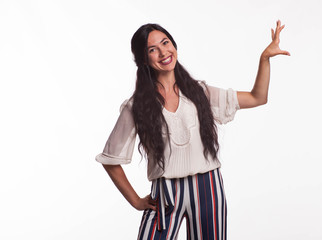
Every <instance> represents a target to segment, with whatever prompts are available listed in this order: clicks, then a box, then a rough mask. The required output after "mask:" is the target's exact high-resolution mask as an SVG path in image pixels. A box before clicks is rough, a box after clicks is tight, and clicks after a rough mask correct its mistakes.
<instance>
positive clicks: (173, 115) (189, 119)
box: [95, 81, 240, 181]
mask: <svg viewBox="0 0 322 240" xmlns="http://www.w3.org/2000/svg"><path fill="white" fill-rule="evenodd" d="M199 83H200V85H201V86H202V87H203V89H204V91H205V93H206V95H207V97H208V99H209V102H210V106H211V110H212V112H213V116H214V120H215V121H216V123H217V124H225V123H227V122H229V121H231V120H233V118H234V116H235V113H236V111H237V110H238V109H239V108H240V107H239V105H238V99H237V92H236V91H234V90H232V89H231V88H230V89H227V90H225V89H221V88H216V87H211V86H208V85H207V84H206V83H205V82H201V81H200V82H199ZM131 108H132V100H126V101H125V102H124V103H123V104H122V105H121V108H120V116H119V118H118V120H117V122H116V124H115V127H114V129H113V131H112V132H111V134H110V136H109V138H108V140H107V142H106V144H105V147H104V149H103V152H102V153H100V154H98V155H97V156H96V158H95V159H96V161H98V162H100V163H102V164H110V165H117V164H128V163H130V162H131V159H132V155H133V150H134V146H135V139H136V129H135V125H134V121H133V116H132V110H131ZM163 115H164V117H165V120H166V122H167V124H168V128H169V134H170V146H171V152H170V147H169V142H168V139H167V137H166V133H165V132H164V133H163V141H164V142H165V152H164V156H165V169H164V171H163V170H162V169H161V168H160V167H159V166H158V165H157V164H155V161H153V159H151V158H152V156H148V168H147V176H148V179H149V180H150V181H152V180H154V179H157V178H160V177H165V178H180V177H186V176H189V175H194V174H197V173H204V172H208V171H210V170H213V169H216V168H218V167H220V161H219V159H213V158H212V156H211V155H210V154H209V155H208V160H207V159H206V158H205V156H204V154H203V149H204V148H203V144H202V141H201V137H200V132H199V126H200V123H199V120H198V114H197V109H196V107H195V105H194V104H193V103H192V102H191V101H190V100H189V99H188V98H187V97H185V96H184V95H183V94H182V93H181V91H180V90H179V105H178V108H177V110H176V111H175V112H170V111H168V110H167V109H166V108H163Z"/></svg>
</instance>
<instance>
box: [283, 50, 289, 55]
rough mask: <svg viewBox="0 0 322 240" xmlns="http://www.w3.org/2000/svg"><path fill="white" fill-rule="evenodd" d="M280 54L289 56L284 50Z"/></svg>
mask: <svg viewBox="0 0 322 240" xmlns="http://www.w3.org/2000/svg"><path fill="white" fill-rule="evenodd" d="M281 54H283V55H287V56H291V54H290V52H288V51H285V50H282V51H281Z"/></svg>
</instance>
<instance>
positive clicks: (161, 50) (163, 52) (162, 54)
mask: <svg viewBox="0 0 322 240" xmlns="http://www.w3.org/2000/svg"><path fill="white" fill-rule="evenodd" d="M165 52H166V50H165V49H164V48H163V47H160V51H159V55H160V57H164V56H165Z"/></svg>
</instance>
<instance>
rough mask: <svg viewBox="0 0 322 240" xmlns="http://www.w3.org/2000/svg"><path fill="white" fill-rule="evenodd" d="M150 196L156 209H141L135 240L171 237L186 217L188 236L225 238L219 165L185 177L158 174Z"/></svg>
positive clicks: (172, 239)
mask: <svg viewBox="0 0 322 240" xmlns="http://www.w3.org/2000/svg"><path fill="white" fill-rule="evenodd" d="M151 197H152V199H154V200H156V201H157V210H156V211H154V210H151V209H146V210H145V211H144V212H143V216H142V220H141V224H140V228H139V234H138V238H137V239H138V240H147V239H149V240H175V239H177V235H178V232H179V228H180V226H181V222H182V220H183V218H186V224H187V239H188V240H201V239H207V240H226V235H227V227H226V221H227V220H226V216H227V207H226V197H225V193H224V186H223V180H222V176H221V173H220V170H219V168H217V169H214V170H212V171H210V172H206V173H202V174H196V175H193V176H187V177H185V178H175V179H165V178H159V179H156V180H154V181H153V182H152V186H151Z"/></svg>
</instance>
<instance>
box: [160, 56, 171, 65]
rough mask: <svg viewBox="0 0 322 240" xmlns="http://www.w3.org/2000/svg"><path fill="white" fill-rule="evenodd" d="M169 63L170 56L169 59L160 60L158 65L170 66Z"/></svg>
mask: <svg viewBox="0 0 322 240" xmlns="http://www.w3.org/2000/svg"><path fill="white" fill-rule="evenodd" d="M171 62H172V55H170V56H169V57H167V58H164V59H162V60H161V61H160V63H161V64H162V65H168V64H170V63H171Z"/></svg>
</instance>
